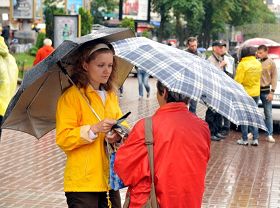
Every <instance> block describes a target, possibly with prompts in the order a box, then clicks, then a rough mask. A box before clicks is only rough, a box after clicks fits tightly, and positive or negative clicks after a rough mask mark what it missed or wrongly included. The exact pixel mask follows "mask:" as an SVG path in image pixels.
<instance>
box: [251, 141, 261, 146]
mask: <svg viewBox="0 0 280 208" xmlns="http://www.w3.org/2000/svg"><path fill="white" fill-rule="evenodd" d="M251 145H252V146H259V141H258V140H257V139H254V140H253V141H252V143H251Z"/></svg>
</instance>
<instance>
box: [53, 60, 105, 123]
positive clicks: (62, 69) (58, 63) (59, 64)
mask: <svg viewBox="0 0 280 208" xmlns="http://www.w3.org/2000/svg"><path fill="white" fill-rule="evenodd" d="M57 65H58V66H59V68H60V69H61V71H62V72H63V73H64V74H65V76H66V77H67V79H68V80H69V81H70V82H71V84H72V85H73V86H75V88H76V89H77V90H78V92H79V93H80V95H81V96H82V98H83V99H84V100H85V101H86V103H87V105H88V107H89V108H90V110H91V112H92V113H93V114H94V115H95V117H96V118H97V119H98V120H99V121H101V118H100V117H99V115H98V114H97V113H96V112H95V110H94V109H93V107H92V106H91V105H90V103H89V100H88V99H87V98H86V97H85V96H84V94H83V93H81V91H80V90H79V88H78V87H77V85H76V84H75V83H74V82H73V80H72V79H71V77H70V76H69V74H68V73H67V70H66V69H65V67H64V66H62V62H61V60H60V61H58V62H57Z"/></svg>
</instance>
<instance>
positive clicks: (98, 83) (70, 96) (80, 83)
mask: <svg viewBox="0 0 280 208" xmlns="http://www.w3.org/2000/svg"><path fill="white" fill-rule="evenodd" d="M79 51H80V54H81V55H80V57H79V60H78V61H77V64H76V66H75V67H74V69H73V75H72V79H73V81H74V83H75V84H76V86H71V87H70V88H69V89H67V90H66V91H65V92H64V93H63V94H62V96H61V97H60V98H59V101H58V105H57V115H56V143H57V145H58V146H59V147H60V148H61V149H62V150H63V151H64V152H65V153H66V156H67V160H66V168H65V174H64V191H65V195H66V198H67V204H68V206H69V207H91V208H95V207H96V208H97V207H108V200H107V198H106V197H107V194H109V198H110V201H111V203H112V207H116V208H118V207H121V200H120V194H119V191H114V190H111V188H110V186H109V181H108V178H109V160H108V155H107V153H106V150H105V146H104V143H105V141H107V142H108V143H110V144H115V143H116V142H118V141H120V139H121V137H120V136H119V135H118V134H116V132H115V131H111V128H112V126H113V125H114V124H116V119H118V118H119V117H121V116H122V112H121V109H120V107H119V104H118V97H117V93H116V92H117V88H115V87H114V78H115V76H116V74H115V73H116V69H115V67H116V60H115V58H114V51H113V48H112V46H111V45H110V44H107V43H104V42H100V43H94V44H93V45H88V44H87V45H85V46H83V47H82V48H81V49H80V50H79ZM89 105H90V106H91V107H90V106H89ZM91 108H92V109H94V110H95V112H96V113H97V115H99V117H100V118H101V121H100V120H99V119H98V118H97V116H95V115H94V114H93V113H92V109H91Z"/></svg>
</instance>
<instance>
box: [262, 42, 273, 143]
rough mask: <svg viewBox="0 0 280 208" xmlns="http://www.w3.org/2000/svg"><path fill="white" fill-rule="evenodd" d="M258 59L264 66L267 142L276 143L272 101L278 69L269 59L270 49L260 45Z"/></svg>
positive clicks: (263, 96) (264, 106)
mask: <svg viewBox="0 0 280 208" xmlns="http://www.w3.org/2000/svg"><path fill="white" fill-rule="evenodd" d="M257 57H258V58H259V59H260V61H261V64H262V76H261V92H260V99H261V101H262V104H263V110H264V116H265V124H266V127H267V130H268V132H266V133H267V141H268V142H272V143H274V142H275V139H274V138H273V136H272V135H273V120H272V100H273V95H274V92H275V89H276V87H277V68H276V65H275V63H274V61H273V60H272V59H271V58H269V57H268V47H267V46H265V45H260V46H259V47H258V51H257Z"/></svg>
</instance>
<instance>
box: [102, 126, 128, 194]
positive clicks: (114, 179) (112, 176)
mask: <svg viewBox="0 0 280 208" xmlns="http://www.w3.org/2000/svg"><path fill="white" fill-rule="evenodd" d="M114 131H115V132H117V134H119V135H120V137H121V138H122V140H123V139H124V138H125V137H127V136H128V133H129V129H128V128H126V127H125V126H123V125H121V124H119V125H118V128H114ZM122 140H121V142H120V143H115V144H109V143H108V142H107V151H108V155H109V160H110V173H109V184H110V187H111V188H112V189H113V190H115V191H117V190H119V189H122V188H124V187H125V185H124V183H123V181H122V180H121V179H120V177H119V176H118V175H117V174H116V173H115V171H114V163H115V159H116V153H117V150H118V148H119V145H120V144H122Z"/></svg>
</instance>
